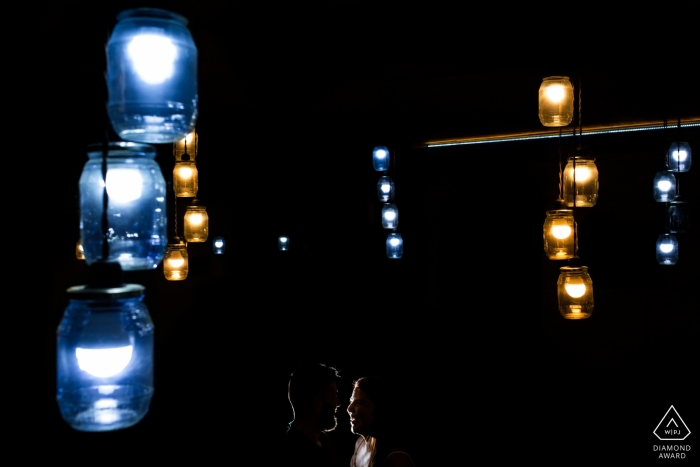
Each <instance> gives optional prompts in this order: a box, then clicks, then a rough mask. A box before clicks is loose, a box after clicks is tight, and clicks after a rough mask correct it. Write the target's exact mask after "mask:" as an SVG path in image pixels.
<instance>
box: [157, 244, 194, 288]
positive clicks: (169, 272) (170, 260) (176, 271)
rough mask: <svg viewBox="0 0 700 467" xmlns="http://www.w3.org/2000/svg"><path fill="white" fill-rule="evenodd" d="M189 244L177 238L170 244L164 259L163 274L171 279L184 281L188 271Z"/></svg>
mask: <svg viewBox="0 0 700 467" xmlns="http://www.w3.org/2000/svg"><path fill="white" fill-rule="evenodd" d="M188 266H189V265H188V258H187V245H186V244H185V242H183V241H182V240H180V239H179V238H176V239H174V240H173V243H169V244H168V248H167V249H166V250H165V259H164V260H163V274H164V275H165V278H166V279H167V280H169V281H183V280H185V279H186V278H187V272H188Z"/></svg>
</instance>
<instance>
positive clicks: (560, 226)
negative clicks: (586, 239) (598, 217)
mask: <svg viewBox="0 0 700 467" xmlns="http://www.w3.org/2000/svg"><path fill="white" fill-rule="evenodd" d="M576 228H577V226H576V222H575V221H574V212H573V211H572V210H571V209H556V210H553V211H547V217H546V218H545V220H544V226H543V227H542V235H543V237H544V252H545V254H546V255H547V257H548V258H549V259H555V260H558V259H571V258H573V257H574V256H576V252H577V251H578V236H577V235H575V234H576ZM574 239H576V245H574Z"/></svg>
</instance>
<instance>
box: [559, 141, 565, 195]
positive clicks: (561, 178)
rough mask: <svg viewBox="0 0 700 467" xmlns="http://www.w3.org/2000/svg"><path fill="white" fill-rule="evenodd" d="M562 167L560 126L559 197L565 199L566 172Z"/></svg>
mask: <svg viewBox="0 0 700 467" xmlns="http://www.w3.org/2000/svg"><path fill="white" fill-rule="evenodd" d="M561 167H562V162H561V127H559V199H564V172H563V171H562V168H561Z"/></svg>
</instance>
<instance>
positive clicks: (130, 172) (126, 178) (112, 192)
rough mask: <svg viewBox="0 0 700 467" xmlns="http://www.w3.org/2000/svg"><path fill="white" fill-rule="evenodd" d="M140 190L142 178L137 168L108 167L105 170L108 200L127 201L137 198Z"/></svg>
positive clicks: (139, 195) (141, 189) (141, 188)
mask: <svg viewBox="0 0 700 467" xmlns="http://www.w3.org/2000/svg"><path fill="white" fill-rule="evenodd" d="M103 186H104V183H103ZM142 191H143V178H142V177H141V174H140V173H139V171H138V170H136V169H109V170H108V171H107V195H108V196H109V199H110V201H111V200H113V201H115V202H117V203H129V202H131V201H135V200H137V199H139V198H140V197H141V193H142Z"/></svg>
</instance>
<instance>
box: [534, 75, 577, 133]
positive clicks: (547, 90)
mask: <svg viewBox="0 0 700 467" xmlns="http://www.w3.org/2000/svg"><path fill="white" fill-rule="evenodd" d="M539 115H540V122H541V123H542V125H544V126H547V127H561V126H566V125H568V124H569V123H571V121H572V120H573V118H574V87H573V86H572V85H571V82H570V81H569V78H568V77H567V76H550V77H549V78H544V79H543V80H542V84H541V85H540V95H539Z"/></svg>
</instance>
